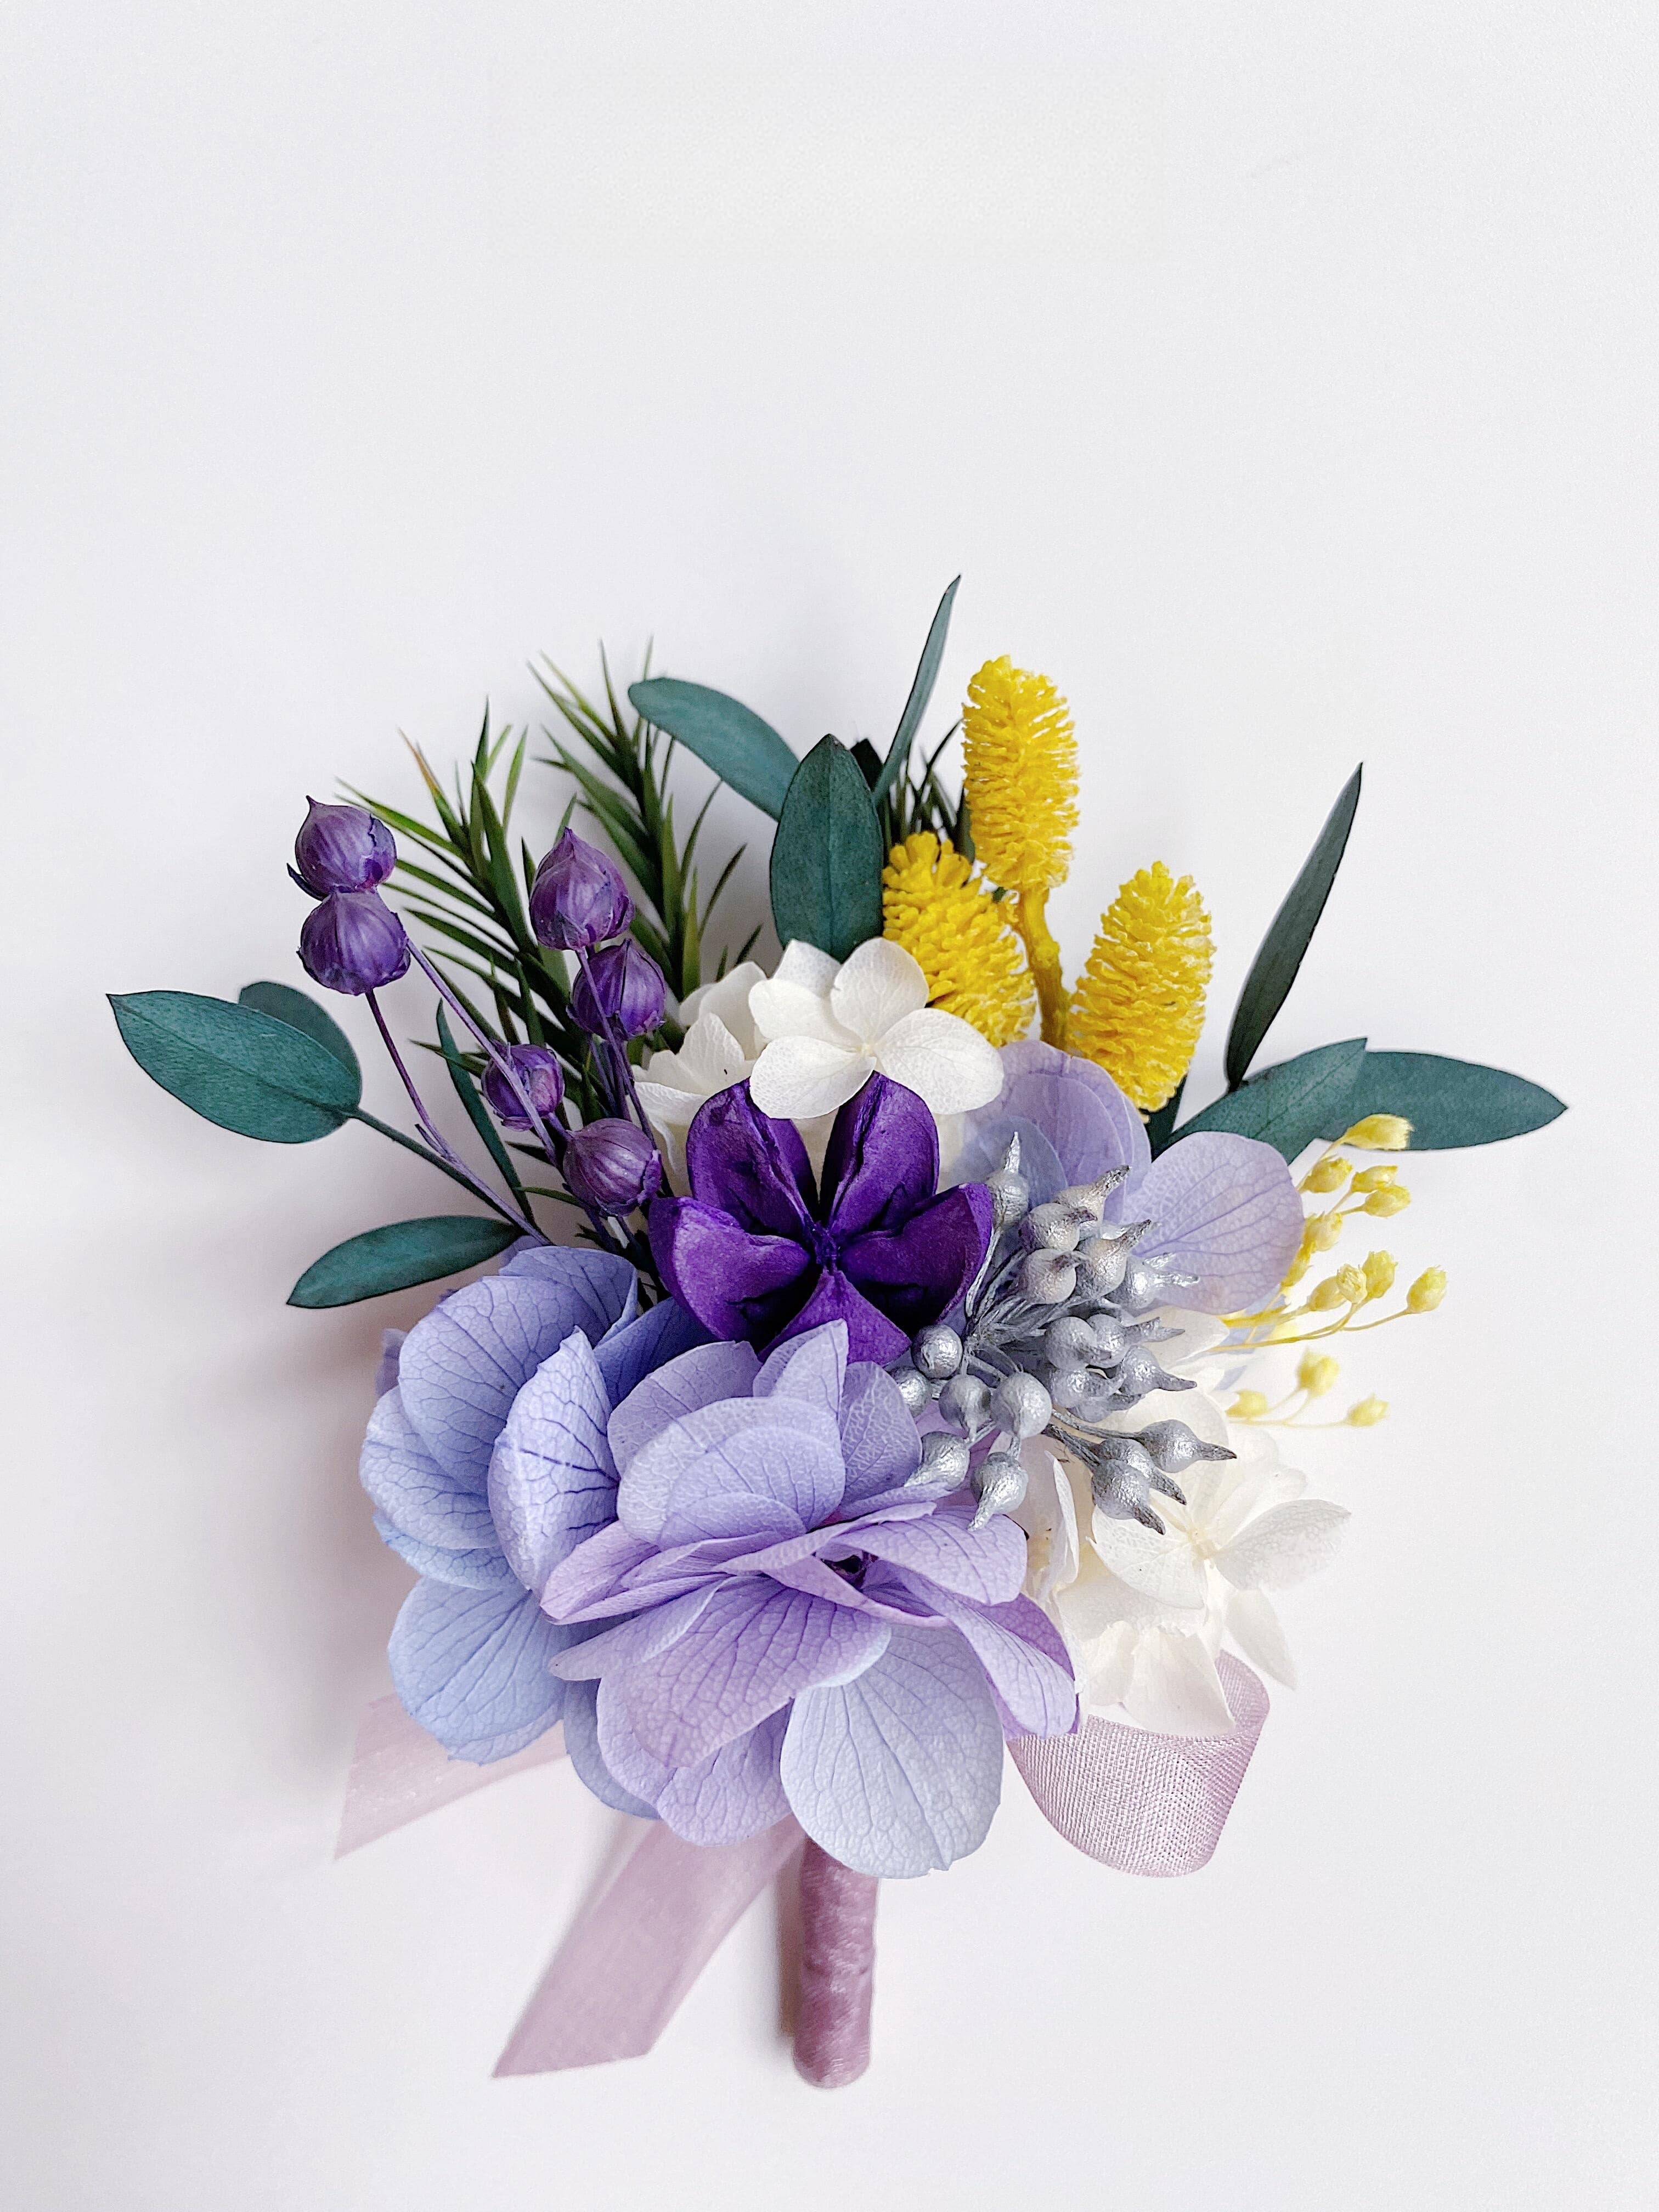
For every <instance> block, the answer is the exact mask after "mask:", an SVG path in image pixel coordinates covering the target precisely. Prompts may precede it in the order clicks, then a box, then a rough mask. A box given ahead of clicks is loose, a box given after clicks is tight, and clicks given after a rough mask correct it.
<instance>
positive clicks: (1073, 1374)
mask: <svg viewBox="0 0 1659 2212" xmlns="http://www.w3.org/2000/svg"><path fill="white" fill-rule="evenodd" d="M1042 1379H1043V1381H1044V1382H1045V1383H1047V1385H1048V1395H1049V1397H1050V1398H1051V1399H1052V1400H1053V1401H1054V1404H1055V1405H1056V1406H1058V1407H1060V1411H1061V1412H1062V1413H1075V1412H1077V1411H1078V1410H1079V1408H1080V1407H1084V1406H1086V1405H1087V1404H1088V1403H1089V1401H1090V1400H1091V1399H1092V1398H1095V1397H1097V1396H1098V1395H1099V1393H1100V1377H1099V1376H1098V1375H1093V1374H1091V1372H1090V1371H1089V1370H1088V1369H1087V1368H1086V1367H1051V1368H1049V1370H1048V1372H1047V1374H1046V1375H1045V1376H1043V1378H1042Z"/></svg>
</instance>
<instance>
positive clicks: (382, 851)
mask: <svg viewBox="0 0 1659 2212" xmlns="http://www.w3.org/2000/svg"><path fill="white" fill-rule="evenodd" d="M307 805H309V807H310V810H311V811H310V812H309V813H308V814H307V816H306V818H305V820H304V821H303V822H302V823H301V824H300V834H299V836H297V837H296V838H295V841H294V860H295V867H296V869H297V871H298V872H299V877H300V880H301V883H302V884H304V885H305V886H306V889H307V890H313V891H315V892H316V894H317V896H318V897H319V898H326V897H327V896H328V894H329V893H330V892H331V891H372V890H374V886H375V884H383V883H384V882H385V881H386V878H387V877H388V876H389V875H390V874H391V873H392V870H393V868H395V867H396V866H397V865H398V848H397V846H396V845H395V844H394V843H393V842H392V832H391V831H390V830H389V829H387V828H386V824H385V823H384V822H382V821H381V819H380V816H379V815H378V814H371V813H370V812H369V811H368V807H366V806H325V805H322V804H321V802H320V801H319V800H318V799H310V800H308V801H307Z"/></svg>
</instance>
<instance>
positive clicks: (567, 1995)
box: [495, 1820, 801, 2075]
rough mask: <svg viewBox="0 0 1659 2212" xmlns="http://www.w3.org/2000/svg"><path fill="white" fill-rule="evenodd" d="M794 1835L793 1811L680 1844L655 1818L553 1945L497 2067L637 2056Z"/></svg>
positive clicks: (788, 1850)
mask: <svg viewBox="0 0 1659 2212" xmlns="http://www.w3.org/2000/svg"><path fill="white" fill-rule="evenodd" d="M800 1840H801V1833H800V1830H799V1827H798V1826H796V1824H795V1822H794V1821H793V1820H780V1821H779V1822H778V1823H777V1825H776V1826H775V1827H771V1828H768V1829H766V1830H765V1831H764V1832H763V1833H762V1834H760V1835H758V1836H751V1837H750V1838H749V1839H748V1840H747V1841H746V1842H744V1843H741V1844H688V1843H685V1842H684V1841H683V1840H682V1839H681V1838H679V1837H678V1836H677V1835H676V1834H675V1833H674V1832H673V1831H672V1829H671V1828H668V1827H666V1826H663V1824H662V1823H661V1822H658V1823H657V1824H656V1825H655V1826H653V1827H652V1828H651V1829H650V1830H649V1831H648V1832H647V1834H646V1836H645V1838H644V1839H643V1841H642V1842H641V1844H640V1845H639V1847H638V1848H637V1849H636V1850H635V1852H634V1853H633V1855H632V1856H631V1857H629V1860H628V1862H627V1863H626V1864H625V1865H624V1866H623V1869H622V1872H621V1873H620V1874H619V1875H617V1878H616V1880H615V1881H613V1882H612V1883H611V1886H610V1887H609V1888H608V1889H607V1890H605V1892H604V1893H602V1894H601V1896H600V1897H599V1899H597V1901H596V1902H595V1903H594V1904H593V1905H592V1906H590V1907H589V1909H588V1911H586V1913H584V1915H583V1916H582V1917H581V1918H580V1920H578V1922H577V1923H576V1924H575V1926H574V1928H573V1929H571V1931H570V1933H569V1935H568V1936H566V1937H565V1939H564V1942H562V1944H561V1945H560V1947H559V1950H558V1954H557V1956H556V1958H555V1959H554V1960H553V1963H552V1965H551V1966H550V1967H549V1968H548V1970H547V1972H546V1973H545V1975H544V1977H543V1978H542V1982H541V1985H540V1987H539V1988H538V1990H537V1991H536V1994H535V1995H534V1996H532V1998H531V2000H530V2002H529V2003H528V2004H527V2005H526V2007H525V2009H524V2014H523V2016H522V2017H521V2019H520V2021H519V2024H518V2026H517V2027H515V2028H514V2029H513V2033H512V2035H511V2037H510V2038H509V2039H508V2041H507V2048H506V2050H505V2051H502V2053H501V2057H500V2058H499V2059H498V2060H497V2061H496V2063H495V2072H496V2074H497V2075H503V2074H554V2073H558V2072H561V2071H562V2070H563V2069H565V2068H567V2067H572V2066H598V2065H600V2064H602V2063H604V2062H605V2061H606V2060H607V2059H612V2058H638V2057H643V2055H644V2054H645V2052H647V2051H649V2050H650V2049H651V2047H652V2045H653V2044H654V2043H655V2042H656V2040H657V2038H658V2037H659V2035H660V2034H661V2033H662V2032H663V2030H664V2028H665V2027H667V2025H668V2023H669V2021H671V2019H672V2018H673V2017H674V2015H675V2013H676V2012H677V2011H678V2009H679V2006H680V2002H681V2000H682V1999H683V1998H684V1996H685V1995H686V1993H687V1992H688V1991H689V1990H690V1987H691V1985H692V1984H693V1983H694V1982H695V1981H696V1978H697V1976H698V1975H699V1974H700V1973H701V1972H702V1970H703V1968H704V1967H705V1966H707V1965H708V1961H709V1960H710V1959H712V1958H713V1957H714V1954H715V1952H716V1951H717V1950H718V1949H719V1948H720V1945H721V1944H722V1943H723V1942H725V1940H726V1936H728V1935H729V1934H730V1933H731V1931H732V1929H733V1928H734V1927H735V1926H736V1925H737V1923H738V1921H739V1920H740V1919H741V1918H742V1917H743V1915H744V1912H746V1911H748V1909H749V1907H750V1905H752V1904H753V1903H754V1901H755V1899H757V1897H758V1896H759V1895H760V1893H761V1892H762V1890H763V1889H764V1888H765V1887H766V1886H767V1884H768V1883H769V1881H772V1880H773V1878H774V1877H775V1875H777V1874H778V1873H779V1872H780V1871H781V1869H782V1868H783V1866H784V1865H785V1863H787V1860H788V1859H789V1858H790V1857H791V1855H792V1854H793V1852H795V1851H797V1850H799V1848H800Z"/></svg>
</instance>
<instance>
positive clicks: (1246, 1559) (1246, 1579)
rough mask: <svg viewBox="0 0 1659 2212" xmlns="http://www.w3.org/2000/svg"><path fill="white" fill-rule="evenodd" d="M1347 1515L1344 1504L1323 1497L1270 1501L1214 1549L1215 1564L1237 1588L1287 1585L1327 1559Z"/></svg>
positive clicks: (1334, 1547) (1288, 1586)
mask: <svg viewBox="0 0 1659 2212" xmlns="http://www.w3.org/2000/svg"><path fill="white" fill-rule="evenodd" d="M1347 1519H1348V1510H1347V1508H1346V1505H1333V1504H1331V1503H1330V1501H1329V1499H1328V1498H1297V1499H1296V1500H1295V1502H1294V1503H1293V1504H1289V1505H1274V1506H1272V1507H1270V1508H1269V1510H1267V1512H1266V1513H1261V1514H1258V1515H1257V1516H1256V1518H1255V1520H1254V1521H1252V1522H1250V1523H1249V1527H1248V1528H1245V1530H1244V1532H1243V1534H1242V1535H1239V1536H1236V1537H1235V1538H1234V1539H1233V1541H1232V1542H1231V1544H1229V1545H1228V1546H1227V1547H1226V1548H1225V1551H1222V1552H1220V1553H1218V1554H1217V1556H1216V1562H1215V1564H1216V1566H1217V1567H1218V1570H1219V1571H1220V1572H1221V1573H1222V1574H1224V1575H1225V1577H1227V1580H1228V1581H1229V1582H1230V1583H1232V1584H1233V1585H1234V1587H1235V1588H1236V1589H1291V1587H1292V1586H1293V1585H1294V1584H1295V1583H1300V1582H1305V1581H1306V1580H1307V1578H1308V1577H1309V1576H1310V1575H1311V1574H1316V1573H1317V1572H1318V1571H1319V1569H1320V1568H1321V1567H1322V1566H1324V1565H1326V1564H1327V1562H1328V1560H1329V1559H1330V1558H1331V1557H1332V1555H1333V1554H1334V1552H1335V1550H1336V1547H1337V1545H1338V1544H1339V1542H1340V1541H1341V1536H1342V1529H1343V1524H1344V1523H1345V1522H1346V1520H1347Z"/></svg>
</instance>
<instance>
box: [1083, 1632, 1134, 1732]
mask: <svg viewBox="0 0 1659 2212" xmlns="http://www.w3.org/2000/svg"><path fill="white" fill-rule="evenodd" d="M1138 1642H1139V1638H1138V1636H1137V1634H1136V1632H1135V1631H1134V1630H1133V1628H1112V1629H1109V1630H1108V1631H1107V1632H1106V1633H1105V1635H1104V1636H1103V1637H1101V1638H1099V1639H1098V1640H1097V1642H1096V1643H1095V1644H1092V1645H1091V1647H1090V1648H1089V1650H1087V1651H1085V1654H1084V1656H1083V1671H1082V1677H1081V1679H1082V1682H1083V1698H1084V1704H1085V1707H1086V1708H1087V1710H1088V1711H1090V1712H1091V1713H1109V1712H1110V1711H1111V1710H1112V1708H1113V1707H1114V1706H1115V1705H1121V1704H1122V1702H1123V1700H1124V1699H1125V1698H1126V1697H1127V1695H1128V1693H1129V1685H1130V1684H1131V1682H1133V1680H1134V1676H1135V1646H1136V1644H1137V1643H1138Z"/></svg>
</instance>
